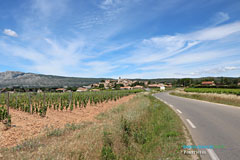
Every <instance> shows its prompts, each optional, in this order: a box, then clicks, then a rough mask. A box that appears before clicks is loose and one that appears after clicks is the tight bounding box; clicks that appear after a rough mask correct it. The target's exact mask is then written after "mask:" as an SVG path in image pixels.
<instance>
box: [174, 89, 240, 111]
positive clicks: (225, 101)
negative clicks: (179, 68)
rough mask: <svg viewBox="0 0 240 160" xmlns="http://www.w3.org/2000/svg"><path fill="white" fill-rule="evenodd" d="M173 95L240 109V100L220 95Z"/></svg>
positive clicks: (175, 93) (177, 93) (176, 93)
mask: <svg viewBox="0 0 240 160" xmlns="http://www.w3.org/2000/svg"><path fill="white" fill-rule="evenodd" d="M170 94H171V95H174V96H179V97H185V98H191V99H197V100H203V101H208V102H214V103H220V104H227V105H232V106H237V107H240V100H239V99H237V98H229V97H221V96H219V95H202V94H198V93H194V94H188V93H179V92H170Z"/></svg>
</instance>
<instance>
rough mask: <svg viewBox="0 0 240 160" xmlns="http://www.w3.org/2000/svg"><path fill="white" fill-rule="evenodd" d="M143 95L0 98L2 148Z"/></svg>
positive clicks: (18, 95)
mask: <svg viewBox="0 0 240 160" xmlns="http://www.w3.org/2000/svg"><path fill="white" fill-rule="evenodd" d="M140 91H141V90H131V91H101V92H82V93H40V94H36V93H13V94H8V93H4V94H1V95H0V100H1V101H0V102H1V106H0V109H1V110H0V111H1V112H0V115H1V116H0V117H1V121H2V122H3V123H2V124H0V130H1V136H0V141H1V144H0V147H3V146H5V147H7V146H13V145H16V144H17V143H19V142H21V141H22V140H24V139H27V138H29V137H33V136H36V135H38V134H40V133H41V132H42V131H43V130H45V131H46V130H48V129H49V128H61V127H64V126H65V125H66V124H67V123H76V122H81V121H84V120H90V119H93V117H94V115H96V114H99V113H100V112H103V111H105V110H106V109H108V108H110V107H112V106H114V105H117V104H119V103H123V102H125V101H127V100H129V99H131V98H132V97H133V96H134V94H135V93H137V92H140ZM8 106H9V107H8Z"/></svg>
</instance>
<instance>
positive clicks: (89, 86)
mask: <svg viewBox="0 0 240 160" xmlns="http://www.w3.org/2000/svg"><path fill="white" fill-rule="evenodd" d="M83 88H87V89H91V88H92V85H88V86H83Z"/></svg>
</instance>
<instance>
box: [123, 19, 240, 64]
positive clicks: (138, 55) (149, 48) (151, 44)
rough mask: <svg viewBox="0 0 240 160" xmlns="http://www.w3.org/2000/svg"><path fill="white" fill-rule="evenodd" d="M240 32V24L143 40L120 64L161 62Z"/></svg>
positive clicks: (235, 23)
mask: <svg viewBox="0 0 240 160" xmlns="http://www.w3.org/2000/svg"><path fill="white" fill-rule="evenodd" d="M238 32H240V22H234V23H229V24H225V25H221V26H218V27H210V28H205V29H202V30H198V31H195V32H191V33H186V34H176V35H173V36H172V35H165V36H160V37H153V38H150V39H145V40H143V41H142V42H141V44H138V45H137V46H140V47H137V49H136V50H135V51H133V53H132V55H131V56H130V57H128V58H127V59H125V60H122V61H121V62H124V61H125V62H127V63H135V64H144V63H150V62H157V61H163V60H164V59H166V58H170V57H171V56H174V55H177V54H180V53H182V52H183V51H187V50H188V49H191V48H193V47H194V46H196V45H200V44H202V43H204V42H207V41H216V40H220V39H223V38H225V37H227V36H230V35H232V34H234V33H238Z"/></svg>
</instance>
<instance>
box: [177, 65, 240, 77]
mask: <svg viewBox="0 0 240 160" xmlns="http://www.w3.org/2000/svg"><path fill="white" fill-rule="evenodd" d="M239 69H240V68H239V67H235V66H225V67H212V68H207V69H202V70H200V71H195V72H189V73H187V72H185V73H175V74H176V75H182V76H209V75H218V74H221V75H223V74H224V73H226V72H229V71H233V70H239Z"/></svg>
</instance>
